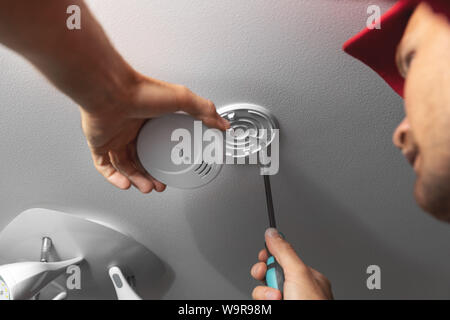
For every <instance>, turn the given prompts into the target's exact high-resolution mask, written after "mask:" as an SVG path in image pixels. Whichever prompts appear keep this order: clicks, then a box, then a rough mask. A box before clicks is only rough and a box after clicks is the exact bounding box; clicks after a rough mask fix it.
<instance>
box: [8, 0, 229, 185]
mask: <svg viewBox="0 0 450 320" xmlns="http://www.w3.org/2000/svg"><path fill="white" fill-rule="evenodd" d="M73 4H75V5H78V6H79V7H80V9H81V30H68V28H67V27H66V19H67V18H68V17H69V15H68V14H67V13H66V9H67V7H68V6H69V5H73ZM0 42H1V43H2V44H4V45H5V46H7V47H9V48H11V49H12V50H14V51H16V52H18V53H20V54H21V55H22V56H23V57H25V58H26V59H27V60H29V61H30V62H31V63H32V64H33V65H34V66H35V67H37V68H38V69H39V70H40V71H41V72H42V73H43V74H44V75H45V76H46V77H47V78H48V79H49V80H50V82H52V83H53V84H54V85H55V86H56V87H57V88H58V89H59V90H61V91H62V92H64V93H65V94H66V95H67V96H69V97H70V98H72V100H73V101H75V102H76V103H77V104H79V105H80V113H81V125H82V128H83V132H84V134H85V136H86V140H87V144H88V146H89V149H90V151H91V154H92V159H93V162H94V166H95V168H96V169H97V170H98V171H99V172H100V173H101V174H102V175H103V176H104V177H105V178H106V180H107V181H109V182H110V183H112V184H113V185H114V186H116V187H118V188H120V189H128V188H129V187H130V186H131V185H134V186H135V187H136V188H137V189H139V190H140V191H141V192H143V193H148V192H151V191H152V190H156V191H163V190H164V189H165V185H164V184H163V183H161V182H160V181H158V180H156V179H155V178H153V177H152V176H150V175H149V174H148V173H147V172H146V171H145V169H144V168H143V167H142V165H141V164H140V162H139V159H138V157H137V154H136V137H137V134H138V132H139V130H140V128H141V127H142V125H143V124H144V123H145V122H146V121H147V120H149V119H152V118H155V117H158V116H161V115H163V114H166V113H172V112H177V111H184V112H187V113H189V114H191V115H192V116H194V117H195V118H197V119H199V120H202V121H203V122H204V123H205V124H206V125H207V126H209V127H213V128H217V129H221V130H225V129H226V128H228V127H229V123H228V121H226V120H225V119H222V118H221V117H220V116H219V114H218V113H217V112H216V108H215V106H214V104H213V103H212V102H211V101H210V100H207V99H205V98H202V97H200V96H198V95H196V94H194V93H193V92H191V91H190V90H189V89H187V88H186V87H184V86H182V85H176V84H171V83H167V82H164V81H160V80H157V79H152V78H150V77H147V76H144V75H142V74H140V73H139V72H137V71H136V70H134V69H133V68H132V67H131V66H130V65H129V64H128V63H127V62H126V61H125V60H124V59H123V58H122V57H121V56H120V54H119V53H118V52H117V51H116V50H115V49H114V47H113V46H112V44H111V43H110V42H109V40H108V38H107V36H106V35H105V32H104V31H103V29H102V27H101V26H100V24H99V23H98V22H97V21H96V19H95V18H94V16H93V15H92V14H91V12H90V11H89V9H88V7H87V6H86V5H85V3H84V2H83V1H79V0H43V1H29V0H0Z"/></svg>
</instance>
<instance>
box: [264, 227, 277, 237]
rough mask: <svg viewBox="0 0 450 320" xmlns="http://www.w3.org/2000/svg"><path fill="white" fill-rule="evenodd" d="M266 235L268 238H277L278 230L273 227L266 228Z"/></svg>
mask: <svg viewBox="0 0 450 320" xmlns="http://www.w3.org/2000/svg"><path fill="white" fill-rule="evenodd" d="M266 236H268V237H269V238H277V237H279V236H280V234H279V233H278V230H277V229H275V228H268V229H267V230H266Z"/></svg>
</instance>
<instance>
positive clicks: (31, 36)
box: [0, 0, 137, 111]
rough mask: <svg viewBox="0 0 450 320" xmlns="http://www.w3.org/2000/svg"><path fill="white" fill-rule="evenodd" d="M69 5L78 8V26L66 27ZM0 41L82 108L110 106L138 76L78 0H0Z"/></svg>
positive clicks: (90, 108)
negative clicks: (71, 28)
mask: <svg viewBox="0 0 450 320" xmlns="http://www.w3.org/2000/svg"><path fill="white" fill-rule="evenodd" d="M72 4H76V5H78V6H79V7H80V8H81V30H69V29H68V28H67V26H66V19H67V17H68V16H69V15H68V14H67V13H66V9H67V7H68V6H69V5H72ZM0 42H1V43H3V44H4V45H6V46H8V47H9V48H11V49H13V50H15V51H17V52H18V53H20V54H21V55H23V56H24V57H25V58H26V59H28V60H29V61H30V62H31V63H33V64H34V65H35V66H36V67H37V68H38V69H39V70H40V71H41V72H42V73H43V74H44V75H45V76H46V77H47V78H48V79H49V80H50V81H51V82H52V83H53V84H54V85H55V86H56V87H57V88H59V89H60V90H61V91H63V92H64V93H66V94H67V95H68V96H70V97H71V98H72V99H73V100H74V101H75V102H76V103H78V104H80V105H81V106H83V107H84V108H85V109H86V110H87V111H94V110H96V109H98V108H102V107H103V106H105V105H113V104H114V103H115V102H116V99H117V97H120V96H121V95H126V94H127V92H126V90H127V88H128V87H129V85H128V84H129V83H133V82H135V81H136V80H137V79H136V73H135V72H134V71H133V69H132V68H131V67H130V66H129V65H128V64H127V63H126V62H125V61H124V59H123V58H122V57H121V56H120V55H119V53H118V52H117V51H116V50H115V49H114V47H113V46H112V45H111V43H110V42H109V40H108V38H107V36H106V35H105V33H104V31H103V29H102V27H101V26H100V25H99V23H98V22H97V21H96V19H95V18H94V17H93V15H92V14H91V12H90V11H89V9H88V8H87V6H86V5H85V4H84V2H83V1H80V0H42V1H41V0H40V1H29V0H0Z"/></svg>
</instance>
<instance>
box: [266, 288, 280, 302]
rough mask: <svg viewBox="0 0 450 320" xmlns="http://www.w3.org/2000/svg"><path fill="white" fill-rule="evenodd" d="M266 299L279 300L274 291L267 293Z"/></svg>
mask: <svg viewBox="0 0 450 320" xmlns="http://www.w3.org/2000/svg"><path fill="white" fill-rule="evenodd" d="M266 299H268V300H276V299H278V294H277V293H276V292H274V291H273V290H267V291H266Z"/></svg>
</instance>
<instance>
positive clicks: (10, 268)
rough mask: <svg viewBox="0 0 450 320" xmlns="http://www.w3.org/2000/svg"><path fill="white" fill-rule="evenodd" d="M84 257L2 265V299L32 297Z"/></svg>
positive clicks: (0, 287)
mask: <svg viewBox="0 0 450 320" xmlns="http://www.w3.org/2000/svg"><path fill="white" fill-rule="evenodd" d="M82 260H83V258H82V257H78V258H74V259H69V260H65V261H60V262H48V263H46V262H34V261H29V262H17V263H11V264H6V265H3V266H0V300H25V299H31V298H32V297H33V296H34V295H36V294H37V293H38V292H39V291H41V290H42V288H44V287H45V286H47V285H48V284H49V283H50V282H52V281H53V280H54V279H55V278H57V277H58V276H59V275H61V274H62V273H64V272H65V271H66V268H67V267H69V266H71V265H75V264H78V263H80V262H81V261H82Z"/></svg>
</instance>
